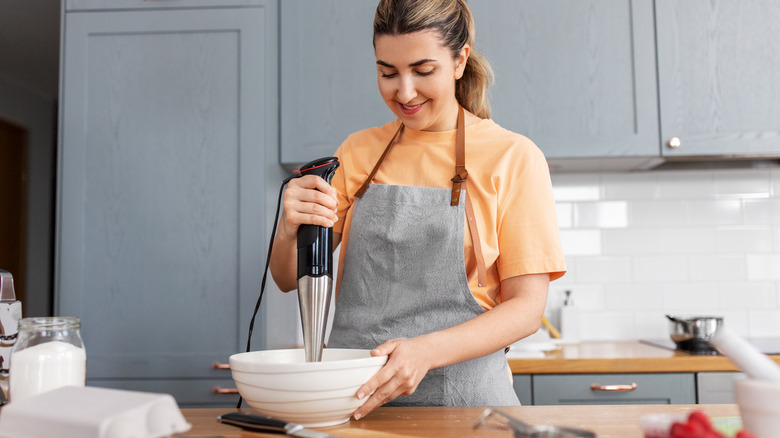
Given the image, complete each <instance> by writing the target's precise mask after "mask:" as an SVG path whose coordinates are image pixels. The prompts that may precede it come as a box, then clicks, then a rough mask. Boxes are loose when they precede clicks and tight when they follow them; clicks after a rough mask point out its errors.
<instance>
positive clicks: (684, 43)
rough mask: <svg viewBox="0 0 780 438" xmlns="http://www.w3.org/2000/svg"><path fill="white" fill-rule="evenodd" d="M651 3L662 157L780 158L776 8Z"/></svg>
mask: <svg viewBox="0 0 780 438" xmlns="http://www.w3.org/2000/svg"><path fill="white" fill-rule="evenodd" d="M655 4H656V19H657V23H658V79H659V96H660V108H661V110H660V114H661V132H662V141H663V142H664V146H663V154H664V155H665V156H669V157H675V156H685V155H732V154H737V155H766V154H768V155H775V156H777V155H780V105H779V104H778V103H780V70H778V65H780V24H779V23H780V3H778V2H776V1H764V0H746V1H740V2H733V1H726V0H689V1H677V0H656V2H655ZM673 137H677V138H679V140H680V146H679V147H677V148H672V147H669V145H668V142H669V140H670V139H671V138H673Z"/></svg>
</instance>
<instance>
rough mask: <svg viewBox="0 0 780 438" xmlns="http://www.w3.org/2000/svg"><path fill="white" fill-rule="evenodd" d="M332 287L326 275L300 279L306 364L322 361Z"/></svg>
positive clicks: (299, 289)
mask: <svg viewBox="0 0 780 438" xmlns="http://www.w3.org/2000/svg"><path fill="white" fill-rule="evenodd" d="M332 286H333V280H332V279H331V278H330V277H328V276H326V275H323V276H320V277H310V276H308V275H306V276H303V277H301V278H299V279H298V302H299V304H300V309H301V324H302V325H303V345H304V351H305V352H306V362H320V361H321V360H322V347H323V346H324V345H325V330H326V326H327V325H328V310H329V309H330V297H331V293H332V292H331V291H332Z"/></svg>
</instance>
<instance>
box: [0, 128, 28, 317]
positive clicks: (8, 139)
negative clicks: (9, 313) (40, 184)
mask: <svg viewBox="0 0 780 438" xmlns="http://www.w3.org/2000/svg"><path fill="white" fill-rule="evenodd" d="M26 250H27V130H26V129H24V128H22V127H21V126H18V125H16V124H14V123H11V122H8V121H6V120H3V119H0V269H4V270H6V271H8V272H10V273H11V274H12V275H13V276H14V290H15V291H16V299H17V300H19V301H22V303H24V291H25V272H26V268H27V266H26V253H27V251H26Z"/></svg>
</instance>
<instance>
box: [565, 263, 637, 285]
mask: <svg viewBox="0 0 780 438" xmlns="http://www.w3.org/2000/svg"><path fill="white" fill-rule="evenodd" d="M577 278H578V280H579V281H580V282H582V283H596V284H607V283H621V282H622V283H626V282H628V281H631V259H630V258H629V257H582V258H579V259H578V260H577Z"/></svg>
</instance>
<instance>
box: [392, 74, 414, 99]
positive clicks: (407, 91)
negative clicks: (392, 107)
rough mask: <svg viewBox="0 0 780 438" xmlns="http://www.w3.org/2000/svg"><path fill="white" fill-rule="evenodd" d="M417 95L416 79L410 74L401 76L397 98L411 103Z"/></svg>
mask: <svg viewBox="0 0 780 438" xmlns="http://www.w3.org/2000/svg"><path fill="white" fill-rule="evenodd" d="M415 97H417V88H416V87H415V85H414V80H413V78H411V77H410V76H406V77H401V80H400V83H399V84H398V93H397V98H398V101H399V102H401V103H409V102H411V101H412V100H413V99H414V98H415Z"/></svg>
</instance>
